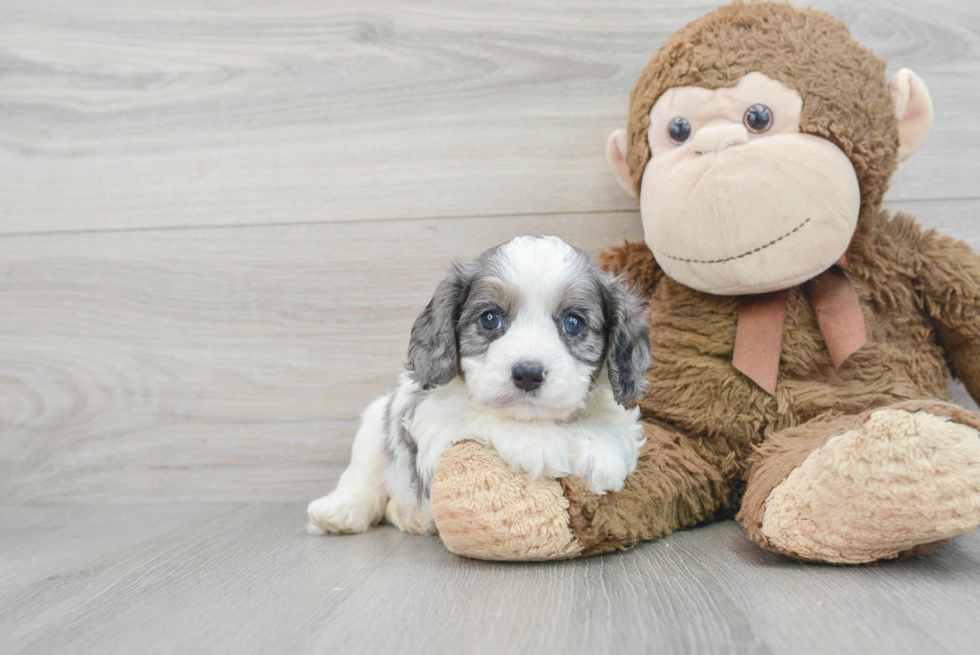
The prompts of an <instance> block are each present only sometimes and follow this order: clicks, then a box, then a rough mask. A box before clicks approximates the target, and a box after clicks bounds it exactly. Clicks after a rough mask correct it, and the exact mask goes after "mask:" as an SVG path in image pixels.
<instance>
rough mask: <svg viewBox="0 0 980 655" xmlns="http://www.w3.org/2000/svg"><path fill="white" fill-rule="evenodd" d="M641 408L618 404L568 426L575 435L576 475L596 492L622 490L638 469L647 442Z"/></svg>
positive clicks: (573, 458)
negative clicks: (629, 477) (627, 479)
mask: <svg viewBox="0 0 980 655" xmlns="http://www.w3.org/2000/svg"><path fill="white" fill-rule="evenodd" d="M636 417H637V410H632V411H628V410H624V409H623V408H621V407H615V408H612V409H610V410H608V411H604V412H600V413H598V414H595V415H593V416H590V417H588V418H584V419H582V420H580V421H576V422H575V423H573V424H570V425H569V426H567V429H568V430H569V432H570V434H571V436H572V439H571V441H572V475H575V476H577V477H580V478H582V479H583V480H584V481H585V483H586V484H587V485H588V487H589V490H590V491H592V493H595V494H600V495H601V494H604V493H606V492H608V491H621V490H622V488H623V484H624V483H625V482H626V476H628V475H629V474H630V473H632V472H633V471H635V470H636V461H637V459H638V458H639V455H640V446H642V445H643V443H644V441H645V440H644V439H643V428H642V427H641V426H640V424H639V423H638V422H637V420H636Z"/></svg>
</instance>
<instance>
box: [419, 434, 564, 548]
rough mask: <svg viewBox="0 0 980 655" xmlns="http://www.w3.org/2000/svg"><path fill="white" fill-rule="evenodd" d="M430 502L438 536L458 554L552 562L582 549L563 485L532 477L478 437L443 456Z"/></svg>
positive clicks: (460, 444)
mask: <svg viewBox="0 0 980 655" xmlns="http://www.w3.org/2000/svg"><path fill="white" fill-rule="evenodd" d="M430 504H431V509H432V517H433V518H434V519H435V522H436V526H437V527H438V528H439V536H440V537H441V538H442V541H443V543H445V544H446V548H448V549H449V550H450V551H451V552H453V553H456V554H457V555H465V556H466V557H473V558H476V559H489V560H549V559H565V558H569V557H575V556H576V555H578V554H579V552H580V551H581V550H582V548H581V546H579V544H578V542H577V540H576V539H575V537H574V535H573V534H572V531H571V528H570V527H569V514H568V508H569V503H568V500H567V499H566V498H565V496H564V495H563V491H562V485H561V483H559V482H558V481H556V480H544V479H542V480H535V481H530V480H528V479H527V477H526V476H524V475H522V474H520V473H516V472H515V471H514V470H513V469H511V468H510V467H509V466H507V464H506V463H504V461H503V460H502V459H501V458H500V456H499V455H498V454H497V452H496V451H495V450H493V449H491V448H488V447H486V446H482V445H480V444H478V443H476V442H475V441H464V442H461V443H458V444H456V445H455V446H453V447H452V448H451V449H450V450H449V451H447V452H446V453H445V454H444V455H443V456H442V459H441V460H440V461H439V466H438V467H437V468H436V474H435V479H434V481H433V484H432V494H431V496H430Z"/></svg>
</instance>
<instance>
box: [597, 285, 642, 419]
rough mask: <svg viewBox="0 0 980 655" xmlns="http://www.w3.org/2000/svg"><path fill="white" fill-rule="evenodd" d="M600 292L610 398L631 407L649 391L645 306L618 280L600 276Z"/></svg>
mask: <svg viewBox="0 0 980 655" xmlns="http://www.w3.org/2000/svg"><path fill="white" fill-rule="evenodd" d="M601 288H602V289H603V293H602V295H603V303H604V304H605V313H606V325H607V326H608V330H609V339H608V343H607V345H606V348H607V355H606V366H607V368H608V370H609V381H610V382H611V383H612V390H613V397H614V398H615V399H616V402H617V403H619V404H620V405H623V406H624V407H632V406H633V405H635V404H636V403H637V402H638V401H639V400H640V398H642V397H643V394H645V393H646V392H647V390H648V389H649V388H650V383H649V382H647V379H646V378H645V377H644V374H645V373H646V371H647V369H648V368H650V364H651V363H652V362H653V357H652V356H651V355H650V324H649V323H648V322H647V306H646V303H645V302H643V301H642V300H640V298H639V296H637V295H636V294H635V293H634V292H633V291H631V290H629V289H628V288H627V287H626V285H625V283H624V282H623V280H622V279H621V278H614V277H611V276H609V275H607V274H605V273H602V284H601Z"/></svg>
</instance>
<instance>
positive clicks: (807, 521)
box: [740, 403, 980, 564]
mask: <svg viewBox="0 0 980 655" xmlns="http://www.w3.org/2000/svg"><path fill="white" fill-rule="evenodd" d="M923 405H924V404H923ZM933 405H935V407H934V408H930V410H931V411H925V410H918V411H912V410H914V409H915V407H914V405H913V404H911V403H904V404H902V405H896V406H893V407H892V408H887V409H882V410H878V411H875V412H869V413H867V414H866V415H863V417H862V419H863V420H861V421H860V422H859V423H857V424H856V425H855V424H852V427H850V428H849V429H847V430H845V431H843V432H840V433H838V434H836V435H835V436H831V437H830V438H829V439H827V440H826V441H825V442H823V443H822V445H820V446H819V447H817V448H815V449H814V450H813V451H812V452H810V453H809V454H808V455H806V457H805V459H803V461H802V463H801V464H799V465H798V466H796V467H795V468H794V469H793V470H792V471H791V472H790V473H789V475H787V476H786V477H785V479H784V480H782V482H780V483H779V484H778V485H777V486H776V487H775V488H774V489H772V491H771V492H770V493H769V494H768V497H766V499H765V506H764V516H763V517H762V521H761V533H762V537H759V536H758V535H754V536H753V538H756V539H757V540H758V541H760V543H763V545H765V546H766V547H768V548H771V549H772V550H775V551H777V552H782V553H785V554H788V555H791V556H794V557H798V558H801V559H807V560H816V561H823V562H833V563H841V564H858V563H863V562H872V561H875V560H880V559H889V558H894V557H897V556H899V555H901V554H903V553H907V552H909V551H914V550H915V549H916V548H917V547H920V546H923V545H925V544H931V543H934V542H937V541H941V540H943V539H947V538H949V537H953V536H955V535H958V534H962V533H964V532H967V531H968V530H972V529H973V528H976V527H977V526H978V525H980V433H978V431H977V429H976V426H977V423H976V420H977V419H976V417H975V416H974V417H972V418H970V419H967V420H965V423H969V424H972V427H971V425H967V424H964V422H957V421H955V420H950V419H951V417H954V416H956V417H960V416H962V415H965V414H966V412H965V410H962V409H960V408H955V409H953V408H952V406H951V405H948V404H946V403H933ZM903 406H904V407H906V409H899V407H903ZM933 412H935V413H933ZM937 414H939V415H937ZM752 484H753V483H752V480H751V478H750V482H749V485H750V488H751V486H752ZM746 495H747V496H749V495H750V493H747V494H746ZM745 510H746V508H745V507H744V506H743V513H744V512H745ZM740 518H742V520H743V523H744V522H745V519H744V518H743V517H740ZM746 527H747V528H749V526H746ZM749 533H750V535H752V533H753V530H752V529H751V528H749Z"/></svg>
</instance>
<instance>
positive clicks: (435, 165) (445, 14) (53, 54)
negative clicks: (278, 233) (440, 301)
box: [0, 0, 980, 233]
mask: <svg viewBox="0 0 980 655" xmlns="http://www.w3.org/2000/svg"><path fill="white" fill-rule="evenodd" d="M814 4H815V6H817V7H818V8H823V9H826V10H828V11H830V12H831V13H833V14H834V15H836V16H838V17H840V18H841V19H843V20H844V21H846V23H847V24H848V25H849V26H850V28H851V29H852V31H853V32H854V34H855V35H856V36H857V37H858V38H859V39H860V40H861V41H862V42H863V43H864V44H865V45H867V46H869V47H870V48H872V49H873V50H875V51H876V52H877V54H879V55H880V56H881V57H883V58H884V59H886V60H887V61H888V62H889V64H890V69H889V71H890V72H893V71H894V70H897V69H898V68H900V67H902V66H907V67H911V68H913V69H915V70H916V71H917V72H918V73H919V75H920V76H921V77H922V78H923V79H924V80H925V82H926V84H927V85H928V86H929V88H930V90H931V93H932V96H933V99H934V104H935V108H936V121H935V125H934V127H933V131H932V134H931V135H930V137H929V139H928V140H927V142H926V144H925V145H924V146H923V148H922V149H921V150H920V152H919V153H918V154H917V155H916V156H915V157H913V158H912V159H911V160H909V161H908V162H906V163H905V164H904V165H903V166H902V168H901V169H900V171H899V172H898V174H897V175H896V176H895V179H894V182H893V184H892V191H891V194H890V197H891V198H893V199H903V200H918V199H937V198H940V199H949V198H964V197H967V198H976V197H980V185H978V183H977V180H978V179H980V163H978V159H977V157H975V156H974V153H975V152H977V151H978V150H980V123H978V121H976V118H975V108H976V107H977V106H978V105H980V85H978V84H976V80H977V78H978V76H980V37H978V34H980V10H978V8H977V5H976V3H973V2H961V1H957V0H945V1H941V2H921V1H920V2H912V3H904V4H902V5H896V4H895V3H890V2H884V1H882V0H878V1H875V2H861V3H855V2H850V1H849V0H821V1H818V2H816V3H814ZM714 6H715V3H706V2H699V1H694V2H683V3H681V2H677V1H676V0H669V1H668V0H623V1H621V2H620V1H604V2H595V1H594V0H561V1H560V2H557V1H555V0H528V1H527V2H521V3H520V4H519V5H514V4H504V5H501V4H500V3H497V2H493V1H492V0H466V1H465V2H458V1H457V0H422V1H419V2H412V3H404V2H397V1H396V0H371V1H370V2H357V3H352V2H330V3H309V2H304V1H303V0H284V1H282V2H275V3H269V2H255V1H253V2H247V3H242V2H230V1H226V2H208V3H199V2H188V1H187V0H184V1H183V2H176V3H167V5H166V6H165V7H164V6H160V5H157V4H154V3H148V2H146V1H145V0H122V1H119V0H92V1H89V2H85V3H84V4H80V3H76V2H70V1H67V0H51V1H47V2H43V3H38V2H35V1H33V0H4V2H3V3H2V5H0V7H2V13H3V20H2V22H0V116H2V120H0V207H2V208H3V217H2V220H0V233H36V232H48V231H65V230H68V231H75V230H100V229H119V228H135V227H163V226H209V225H240V224H269V223H293V222H323V221H347V220H355V219H356V220H381V219H390V218H429V217H436V216H442V217H445V216H483V215H496V214H511V215H518V214H520V215H523V214H529V213H537V212H568V211H611V210H620V209H629V208H631V206H632V205H631V201H630V199H629V198H628V197H627V196H626V195H625V194H623V193H622V192H621V191H620V190H619V189H618V187H617V186H616V184H615V182H614V181H613V179H612V176H611V175H610V174H609V172H608V170H607V166H606V164H605V162H604V157H603V151H604V143H605V138H606V136H607V135H608V134H609V132H610V131H611V130H613V129H614V128H617V127H621V126H623V125H624V124H625V119H626V112H627V99H628V96H629V91H630V89H631V87H632V85H633V82H634V81H635V78H636V75H637V73H638V72H639V70H640V69H641V68H642V66H643V65H644V64H645V62H646V61H647V60H648V59H649V58H650V57H651V56H652V54H653V53H654V52H655V50H656V48H657V47H659V45H660V44H661V43H662V42H663V41H664V40H665V39H666V38H667V37H668V36H669V35H670V34H671V33H672V32H673V31H675V30H676V29H677V28H679V27H681V26H683V25H684V24H686V23H687V22H688V21H690V20H692V19H693V18H696V17H697V16H699V15H701V14H703V13H704V12H706V11H707V10H709V9H711V8H713V7H714Z"/></svg>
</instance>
